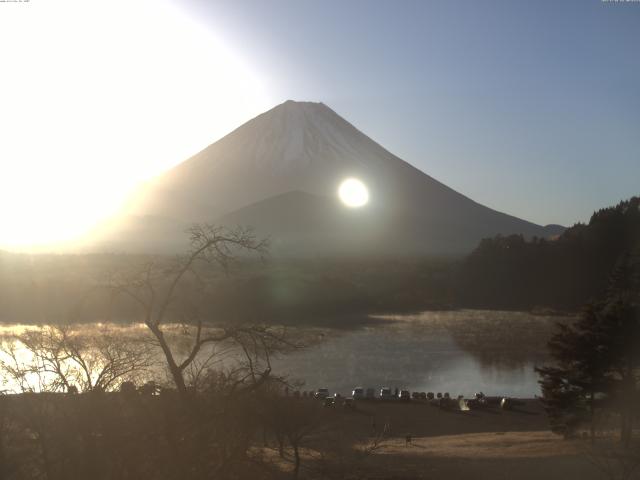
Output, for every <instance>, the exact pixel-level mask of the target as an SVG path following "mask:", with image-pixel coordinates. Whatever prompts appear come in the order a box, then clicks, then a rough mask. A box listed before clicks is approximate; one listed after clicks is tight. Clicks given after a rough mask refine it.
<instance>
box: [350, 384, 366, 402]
mask: <svg viewBox="0 0 640 480" xmlns="http://www.w3.org/2000/svg"><path fill="white" fill-rule="evenodd" d="M351 396H352V397H353V399H354V400H362V399H363V398H364V388H362V387H356V388H354V389H353V391H352V392H351Z"/></svg>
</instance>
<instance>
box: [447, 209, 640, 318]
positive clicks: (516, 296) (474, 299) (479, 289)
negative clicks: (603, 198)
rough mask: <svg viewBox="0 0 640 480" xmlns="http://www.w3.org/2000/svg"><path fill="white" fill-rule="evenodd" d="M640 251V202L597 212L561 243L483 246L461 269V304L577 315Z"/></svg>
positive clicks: (513, 239) (494, 241)
mask: <svg viewBox="0 0 640 480" xmlns="http://www.w3.org/2000/svg"><path fill="white" fill-rule="evenodd" d="M639 248H640V197H633V198H631V199H629V200H626V201H623V202H620V203H619V204H618V205H616V206H613V207H609V208H604V209H602V210H599V211H597V212H595V213H594V214H593V215H592V217H591V219H590V221H589V223H588V224H587V225H585V224H580V223H579V224H576V225H575V226H573V227H571V228H569V229H567V230H566V231H565V232H564V233H563V234H562V235H560V236H559V238H557V239H554V240H545V239H542V238H533V239H531V240H525V239H524V238H523V237H522V236H521V235H511V236H506V237H505V236H497V237H495V238H490V239H485V240H482V242H481V243H480V245H479V246H478V247H477V248H476V249H475V250H474V251H473V253H471V255H469V256H468V257H467V258H466V259H465V260H464V261H463V262H462V264H461V265H460V268H459V270H458V274H457V280H456V282H455V283H456V294H455V298H456V303H457V304H459V305H464V306H468V307H479V308H503V309H527V310H529V309H535V308H538V307H551V308H556V309H566V310H577V309H579V308H580V307H581V306H582V305H583V304H585V303H586V302H588V301H590V300H592V299H594V298H597V297H599V296H601V295H602V294H603V292H604V290H605V288H606V286H607V281H608V278H609V276H610V274H611V272H612V270H613V268H614V267H615V265H616V263H617V262H618V261H620V260H621V258H622V257H624V256H625V255H627V254H632V253H633V252H634V251H635V252H637V251H638V249H639Z"/></svg>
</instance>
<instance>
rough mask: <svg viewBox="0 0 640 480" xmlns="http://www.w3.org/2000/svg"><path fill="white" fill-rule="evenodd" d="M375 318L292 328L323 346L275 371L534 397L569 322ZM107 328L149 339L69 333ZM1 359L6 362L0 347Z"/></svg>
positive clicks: (511, 317)
mask: <svg viewBox="0 0 640 480" xmlns="http://www.w3.org/2000/svg"><path fill="white" fill-rule="evenodd" d="M376 319H377V320H380V321H378V322H375V323H372V324H371V325H368V326H364V327H358V328H355V329H352V330H344V329H341V330H322V331H321V330H320V329H312V328H304V327H303V328H301V329H297V330H294V332H293V334H294V335H295V336H296V337H297V338H298V340H302V339H304V338H305V337H306V338H311V337H313V338H315V337H316V334H318V333H319V332H322V333H321V336H322V338H323V341H321V342H319V343H318V342H313V341H312V342H311V343H313V346H310V347H308V348H306V349H303V350H299V351H296V352H294V353H290V354H287V355H283V356H280V357H278V358H276V359H275V360H274V361H273V371H274V373H276V374H279V375H280V374H285V375H287V376H288V377H289V378H290V379H291V380H301V381H304V382H305V386H304V387H303V388H304V389H306V390H312V389H316V388H319V387H328V388H329V389H331V390H332V391H338V392H342V393H345V394H346V393H348V392H350V391H351V389H352V388H353V387H355V386H362V387H365V388H368V387H375V388H380V387H382V386H388V387H391V388H395V387H398V388H408V389H410V390H412V391H413V390H417V391H433V392H438V391H441V392H450V393H451V394H452V395H458V394H462V395H465V396H469V395H471V394H473V393H474V392H476V391H483V392H485V393H486V394H488V395H509V396H518V397H532V396H533V395H535V394H538V393H539V386H538V384H537V376H536V374H535V372H534V371H533V367H534V366H535V365H536V364H540V363H542V362H544V361H545V360H546V342H547V340H548V338H549V336H550V334H551V332H552V329H553V324H554V323H555V322H558V321H560V322H562V321H567V317H564V318H563V317H550V316H534V315H531V314H528V313H522V312H498V311H475V310H460V311H446V312H423V313H420V314H416V315H387V316H379V317H376ZM106 327H108V328H109V329H112V330H116V331H118V333H119V334H120V335H124V337H125V338H126V337H130V336H131V337H137V338H142V337H143V336H148V335H149V334H148V332H147V330H146V327H145V326H144V325H141V324H137V325H128V326H123V325H114V324H111V325H102V324H90V325H79V326H76V327H74V328H77V329H80V330H82V333H83V334H84V335H97V334H99V332H100V329H102V328H106ZM34 328H39V327H33V326H28V327H27V326H23V325H4V326H0V340H2V342H3V345H4V346H5V347H6V345H7V342H8V341H9V336H10V334H11V333H14V334H15V333H20V332H23V331H25V330H26V329H34ZM174 333H175V332H174ZM187 338H189V337H185V338H181V336H180V335H178V334H175V335H173V337H172V339H171V340H170V341H171V343H173V344H174V345H175V347H176V349H177V351H178V352H181V350H185V351H184V352H181V354H183V355H186V351H187V350H186V349H184V348H181V346H182V343H184V342H185V341H186V339H187ZM183 347H184V346H183ZM211 348H212V349H213V348H214V347H211ZM211 351H213V350H211ZM211 351H209V350H207V351H206V352H204V354H210V353H211ZM220 354H221V355H220V362H219V363H218V364H217V365H216V368H225V366H227V367H228V362H232V360H233V352H231V353H229V352H227V353H226V354H225V351H224V348H223V351H221V352H220ZM17 355H18V359H19V360H21V361H25V362H27V363H29V362H30V360H31V358H30V355H29V354H28V352H26V351H25V350H24V349H23V348H20V346H19V345H18V351H17ZM156 355H157V361H155V360H154V362H153V364H154V365H155V368H153V369H152V370H153V371H150V372H149V374H150V375H151V376H152V377H153V378H156V379H157V378H161V377H166V372H165V368H164V359H163V358H162V356H161V354H160V351H159V350H158V351H157V354H156ZM0 361H7V358H6V354H5V353H4V352H2V351H1V349H0ZM4 377H5V378H2V380H3V383H4V385H3V388H4V389H6V390H8V391H16V390H17V389H16V385H11V384H10V383H8V382H7V380H8V379H7V378H6V375H5V376H4ZM38 380H40V379H38Z"/></svg>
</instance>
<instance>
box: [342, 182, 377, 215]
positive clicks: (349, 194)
mask: <svg viewBox="0 0 640 480" xmlns="http://www.w3.org/2000/svg"><path fill="white" fill-rule="evenodd" d="M338 196H339V197H340V200H341V201H342V203H344V204H345V205H346V206H347V207H350V208H359V207H363V206H365V205H366V204H367V203H368V202H369V190H367V186H366V185H365V184H364V183H362V182H361V181H360V180H358V179H357V178H347V179H346V180H343V181H342V183H341V184H340V187H339V188H338Z"/></svg>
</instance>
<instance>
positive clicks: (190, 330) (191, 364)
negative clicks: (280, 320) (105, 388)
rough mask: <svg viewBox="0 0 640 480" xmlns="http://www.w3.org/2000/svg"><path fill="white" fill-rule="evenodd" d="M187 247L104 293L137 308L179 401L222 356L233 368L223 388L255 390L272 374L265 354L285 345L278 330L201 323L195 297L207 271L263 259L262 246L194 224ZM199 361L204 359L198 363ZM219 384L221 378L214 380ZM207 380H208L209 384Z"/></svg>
mask: <svg viewBox="0 0 640 480" xmlns="http://www.w3.org/2000/svg"><path fill="white" fill-rule="evenodd" d="M189 234H190V240H191V248H190V250H189V252H188V254H187V255H186V256H184V257H180V258H178V259H177V260H176V262H175V263H174V264H173V265H172V266H171V267H170V268H166V266H165V267H163V266H162V265H159V264H158V263H156V262H150V263H149V264H147V265H146V266H145V267H144V268H143V269H141V270H139V271H138V272H137V273H136V274H135V275H134V276H132V277H129V278H115V277H114V278H112V279H111V280H110V281H109V283H108V288H109V289H110V290H111V292H112V294H113V298H114V299H115V298H117V297H118V296H121V295H123V296H126V297H129V298H130V299H132V300H133V301H134V302H135V303H136V304H137V305H138V306H139V307H140V309H141V312H142V317H143V321H144V324H145V325H146V326H147V328H148V329H149V331H150V332H151V333H152V334H153V337H154V339H155V340H156V342H157V344H158V346H159V347H160V349H161V351H162V353H163V356H164V358H165V360H166V365H167V368H168V370H169V373H170V375H171V378H172V380H173V383H174V384H175V386H176V389H177V390H178V392H179V393H180V395H181V396H182V397H183V398H184V396H185V395H186V394H187V391H188V387H189V380H191V381H192V383H193V384H194V386H201V385H202V384H203V382H204V383H207V382H206V381H205V379H204V378H203V377H204V376H205V374H206V373H207V372H208V371H210V370H211V367H212V365H215V364H216V363H218V362H220V361H221V360H222V359H223V358H224V357H225V356H229V357H233V358H232V359H231V360H232V361H231V362H230V364H231V365H233V366H232V367H230V368H231V370H230V371H228V372H227V374H226V375H225V382H224V383H225V384H226V386H227V387H228V388H230V389H232V390H234V389H237V388H238V387H239V386H240V385H242V384H244V383H245V382H247V381H250V382H251V383H252V384H254V385H256V384H259V383H260V382H262V381H264V379H266V378H267V377H268V376H269V374H270V373H271V363H270V352H272V351H273V350H274V349H276V348H278V347H282V346H285V345H287V342H286V341H285V337H284V335H283V331H282V330H281V329H277V328H274V327H268V326H264V325H256V324H251V325H247V324H242V323H241V324H238V323H236V324H232V325H224V326H221V325H220V324H219V323H218V324H216V325H215V326H214V324H213V323H212V322H210V321H205V318H204V317H206V313H205V314H203V313H202V310H201V308H199V304H198V299H197V298H195V297H197V296H198V295H200V296H201V297H205V298H206V292H207V288H208V286H209V285H208V281H207V278H206V275H207V273H208V271H207V269H206V268H204V267H211V266H213V267H216V266H217V267H220V268H222V269H223V270H224V271H225V272H227V271H228V270H229V268H230V266H231V264H232V263H233V262H234V261H235V260H236V259H237V258H238V256H239V255H241V254H246V253H253V254H257V255H259V256H261V257H262V256H263V255H264V254H265V253H266V249H267V241H266V240H264V239H258V238H256V236H255V235H254V234H253V232H252V231H251V230H250V229H246V228H237V229H234V230H229V229H226V228H224V227H219V226H212V225H195V226H193V227H192V228H191V229H190V230H189ZM175 322H178V323H179V324H180V329H181V333H182V339H183V340H184V339H185V338H186V339H187V341H186V348H184V349H183V350H182V351H181V349H180V348H178V346H177V345H176V344H175V342H174V343H172V341H171V337H172V335H174V336H175ZM203 357H204V359H203ZM216 378H217V380H220V377H219V376H218V377H216ZM209 380H211V379H209Z"/></svg>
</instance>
